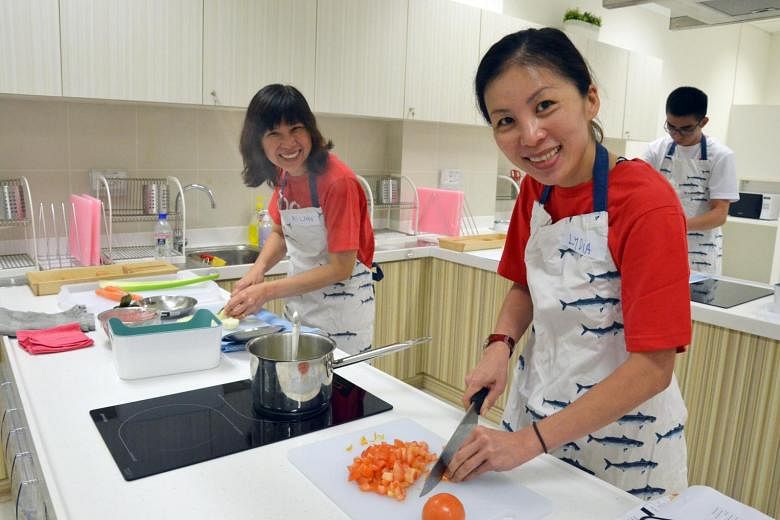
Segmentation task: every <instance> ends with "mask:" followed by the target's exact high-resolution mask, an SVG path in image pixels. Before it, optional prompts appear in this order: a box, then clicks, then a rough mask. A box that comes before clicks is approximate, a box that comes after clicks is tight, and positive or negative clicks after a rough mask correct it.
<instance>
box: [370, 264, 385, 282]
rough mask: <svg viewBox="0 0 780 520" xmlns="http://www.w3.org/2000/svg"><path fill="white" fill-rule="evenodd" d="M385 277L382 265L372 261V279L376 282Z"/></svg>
mask: <svg viewBox="0 0 780 520" xmlns="http://www.w3.org/2000/svg"><path fill="white" fill-rule="evenodd" d="M384 277H385V273H384V271H382V267H380V265H379V264H378V263H376V262H372V263H371V279H372V280H374V281H375V282H379V281H381V280H382V278H384Z"/></svg>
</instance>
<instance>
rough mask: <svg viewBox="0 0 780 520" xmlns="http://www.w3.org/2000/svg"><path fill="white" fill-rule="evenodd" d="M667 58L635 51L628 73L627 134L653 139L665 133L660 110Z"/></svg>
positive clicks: (624, 122)
mask: <svg viewBox="0 0 780 520" xmlns="http://www.w3.org/2000/svg"><path fill="white" fill-rule="evenodd" d="M662 71H663V61H662V60H660V59H659V58H656V57H655V56H645V55H643V54H639V53H637V52H631V53H629V56H628V72H627V77H626V106H625V114H624V117H623V138H624V139H630V140H632V141H652V140H654V139H656V138H657V137H658V136H659V135H660V134H661V133H662V129H661V125H660V120H659V117H658V112H659V111H660V110H661V105H662V103H663V101H662V100H663V93H662V92H661V72H662Z"/></svg>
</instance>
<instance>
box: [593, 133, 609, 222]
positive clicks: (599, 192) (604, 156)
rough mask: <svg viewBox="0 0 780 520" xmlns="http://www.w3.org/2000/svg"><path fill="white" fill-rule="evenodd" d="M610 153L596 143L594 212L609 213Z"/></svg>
mask: <svg viewBox="0 0 780 520" xmlns="http://www.w3.org/2000/svg"><path fill="white" fill-rule="evenodd" d="M608 174H609V152H607V149H606V148H604V146H602V145H601V143H596V160H595V161H593V211H594V212H595V211H607V177H608Z"/></svg>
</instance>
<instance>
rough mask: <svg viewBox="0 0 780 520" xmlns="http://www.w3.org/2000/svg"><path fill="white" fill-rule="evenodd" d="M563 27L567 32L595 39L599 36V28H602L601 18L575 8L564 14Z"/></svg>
mask: <svg viewBox="0 0 780 520" xmlns="http://www.w3.org/2000/svg"><path fill="white" fill-rule="evenodd" d="M563 26H564V30H566V31H573V32H575V33H578V34H584V35H586V36H588V37H590V38H594V37H596V36H597V35H598V32H599V27H601V18H600V17H598V16H596V15H595V14H593V13H590V12H588V11H580V10H579V9H578V8H576V7H575V8H573V9H567V10H566V13H564V15H563Z"/></svg>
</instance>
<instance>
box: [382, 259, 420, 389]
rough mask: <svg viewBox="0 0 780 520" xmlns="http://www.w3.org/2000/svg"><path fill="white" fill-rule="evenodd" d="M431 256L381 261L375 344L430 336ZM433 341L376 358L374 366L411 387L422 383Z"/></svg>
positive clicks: (386, 343)
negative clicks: (424, 361)
mask: <svg viewBox="0 0 780 520" xmlns="http://www.w3.org/2000/svg"><path fill="white" fill-rule="evenodd" d="M431 262H432V259H430V258H425V259H419V260H407V261H402V262H385V263H382V264H381V265H382V270H383V271H384V273H385V277H384V279H383V280H382V281H380V282H377V283H376V284H375V286H374V287H375V288H376V318H375V320H374V346H375V347H381V346H383V345H388V344H391V343H397V342H399V341H403V340H407V339H412V338H418V337H422V336H431V335H432V333H431V330H430V326H429V323H430V322H431V319H430V313H431V305H430V299H429V295H430V286H431V283H432V282H431ZM434 345H435V342H432V343H428V344H424V345H418V346H416V347H412V348H411V349H409V350H405V351H403V352H398V353H396V354H391V355H389V356H385V357H381V358H376V359H375V360H374V362H373V364H374V366H375V367H376V368H378V369H380V370H382V371H384V372H387V373H388V374H390V375H392V376H394V377H397V378H398V379H401V380H403V381H406V382H407V383H410V384H412V385H414V386H418V387H419V386H422V374H421V372H422V370H423V359H424V357H425V356H426V355H427V354H428V353H430V351H431V350H432V349H433V348H435V346H434Z"/></svg>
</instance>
